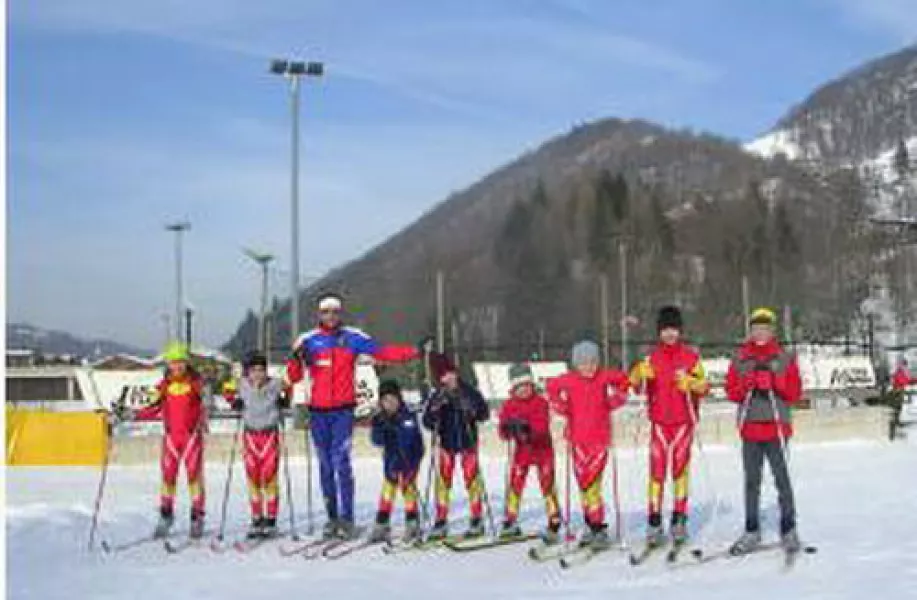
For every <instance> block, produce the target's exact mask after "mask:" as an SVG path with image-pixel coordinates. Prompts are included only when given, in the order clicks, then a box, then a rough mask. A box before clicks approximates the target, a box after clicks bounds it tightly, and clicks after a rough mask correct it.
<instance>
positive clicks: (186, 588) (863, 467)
mask: <svg viewBox="0 0 917 600" xmlns="http://www.w3.org/2000/svg"><path fill="white" fill-rule="evenodd" d="M915 451H917V447H915V446H913V445H909V444H907V443H903V444H895V445H890V444H885V443H880V442H875V443H872V442H850V443H833V444H823V445H799V446H796V447H794V448H793V452H792V466H791V468H792V470H793V475H794V478H795V480H796V485H797V489H796V493H797V502H798V510H799V518H800V533H801V534H802V537H803V539H804V541H806V542H808V543H811V544H814V545H817V546H818V549H819V552H818V554H816V555H814V556H808V555H804V556H802V557H800V559H799V561H798V563H797V565H796V568H795V570H793V571H792V572H789V573H782V572H781V558H780V555H779V554H775V553H770V554H761V555H756V556H752V557H748V558H746V559H733V560H722V561H716V562H712V563H709V564H706V565H702V566H696V567H695V566H691V567H688V568H677V569H670V568H668V567H667V566H666V565H665V564H663V563H664V557H662V556H659V557H654V558H652V559H650V561H649V563H648V564H646V565H645V566H642V567H638V568H634V567H630V566H629V565H628V564H627V557H626V555H625V554H623V553H619V552H613V553H609V554H607V555H603V556H600V557H597V558H596V559H594V560H593V561H592V562H590V563H589V564H587V565H585V566H582V567H578V568H575V569H571V570H570V571H562V570H561V569H560V568H559V567H558V566H557V564H556V563H553V562H552V563H545V564H542V565H536V564H533V563H531V562H530V561H529V560H528V559H527V558H526V557H525V546H524V545H518V546H508V547H504V548H500V549H497V550H492V551H484V552H480V553H469V554H452V553H448V552H447V551H434V552H430V553H426V554H423V553H416V552H409V553H405V554H401V555H396V556H386V555H383V554H382V553H381V551H378V550H377V549H372V550H368V551H365V552H361V553H358V554H355V555H353V556H350V557H347V558H344V559H341V560H339V561H333V562H329V561H323V560H316V561H304V560H302V559H301V558H295V557H294V558H283V557H281V556H280V555H279V554H278V552H277V549H276V546H275V545H267V546H265V547H262V548H259V549H257V550H255V551H254V552H252V553H250V554H247V555H242V554H239V553H237V552H232V551H231V552H226V553H224V554H220V555H217V554H214V553H212V552H211V551H210V550H208V549H206V546H207V544H206V543H205V544H203V547H202V548H200V549H190V550H187V551H185V552H183V553H181V554H179V555H175V556H171V555H168V554H166V553H165V552H163V550H162V548H161V546H160V545H159V544H147V545H145V546H141V547H138V548H135V549H132V550H129V551H125V552H123V553H120V554H116V555H110V556H108V555H103V554H102V553H101V552H100V551H95V552H89V551H87V549H86V542H87V532H88V525H89V521H90V518H91V513H92V505H93V500H94V494H95V486H96V483H97V478H98V471H97V470H96V469H88V468H69V469H56V468H31V469H26V468H16V469H8V470H7V505H6V510H7V512H6V518H7V524H6V527H7V530H6V532H7V577H8V581H7V586H8V587H7V590H8V597H9V598H13V599H26V598H35V599H53V598H66V599H68V600H73V599H76V598H94V599H107V598H112V599H114V598H131V599H132V600H142V599H144V598H156V599H161V598H172V599H181V598H195V599H199V600H204V599H209V598H214V599H217V598H218V599H220V600H226V599H227V598H236V597H245V598H262V597H269V596H270V597H273V598H300V597H305V596H306V595H308V596H309V597H316V598H321V597H330V596H332V595H333V597H334V598H336V599H350V598H368V597H373V598H378V597H379V596H380V593H382V594H388V593H392V594H397V595H398V597H399V598H423V599H429V598H436V599H437V600H446V599H449V598H462V599H467V598H469V597H472V598H523V597H524V598H527V599H539V598H560V597H563V598H609V597H614V596H613V595H614V594H621V593H624V594H626V597H627V598H628V599H631V598H634V599H639V598H654V599H656V598H661V597H671V595H675V594H677V597H678V598H679V599H680V600H691V599H694V598H697V599H700V598H703V599H704V600H717V599H724V600H725V599H729V600H734V599H736V598H742V599H743V600H750V599H754V598H768V599H771V600H772V599H774V598H785V599H815V598H818V599H831V598H857V599H858V600H859V599H862V598H868V597H870V596H871V595H874V594H877V593H879V594H881V596H882V598H883V599H888V600H891V599H897V598H917V583H915V581H917V562H915V561H914V559H913V557H914V556H917V536H914V531H917V510H915V507H917V486H915V485H914V483H913V482H914V474H915V473H917V453H915ZM697 458H698V456H697V454H695V464H694V473H693V479H692V486H693V491H692V500H693V501H694V503H693V506H692V521H691V523H692V526H693V529H694V537H695V539H704V540H707V541H708V542H709V543H706V544H704V547H705V548H706V549H708V550H709V551H714V550H717V549H720V548H721V547H722V546H723V545H724V544H727V543H729V542H730V541H732V539H733V538H734V537H735V536H736V535H737V534H738V533H739V531H740V528H741V526H742V521H743V516H742V512H743V511H742V497H741V493H742V489H741V472H740V467H739V457H738V451H737V449H735V448H725V447H723V448H706V465H707V467H708V470H709V472H710V474H711V476H712V479H713V482H714V485H713V486H712V488H713V489H715V490H716V491H718V492H719V494H718V495H719V497H720V502H719V504H718V506H717V507H716V508H717V510H716V511H714V510H713V509H714V508H715V507H714V504H713V494H712V493H711V489H710V488H711V486H709V485H708V483H707V478H706V477H705V475H704V470H703V468H702V466H701V463H700V461H698V460H697ZM558 463H559V465H562V463H563V461H562V459H561V457H560V456H558ZM619 463H620V469H621V489H622V502H623V505H624V513H625V514H624V519H625V524H626V529H627V531H628V535H629V537H630V539H631V540H632V541H633V542H637V543H639V537H638V536H640V535H642V529H643V519H644V513H643V511H644V503H645V476H646V475H645V474H646V457H645V455H644V453H642V452H641V453H637V454H634V453H628V452H621V453H620V456H619ZM484 464H485V469H486V472H487V476H488V482H489V486H488V489H489V491H490V496H491V500H492V502H493V503H494V514H495V518H496V519H497V520H498V522H499V517H500V514H501V511H502V498H503V487H502V486H503V483H502V480H503V474H504V467H503V465H502V462H501V461H499V460H495V459H485V461H484ZM291 466H292V468H293V473H294V478H295V479H296V481H295V483H294V492H295V498H294V500H295V501H296V502H297V507H296V508H297V520H298V526H299V528H300V529H301V530H302V528H303V526H304V525H305V517H306V514H305V512H306V511H305V506H304V505H303V499H304V489H305V483H304V480H305V476H304V474H303V470H304V465H303V464H302V463H293V464H292V465H291ZM355 467H356V470H357V498H358V504H357V517H358V520H360V521H361V522H363V523H368V522H370V521H371V520H372V518H373V515H374V513H375V508H376V494H377V493H378V486H379V480H380V473H379V471H380V466H379V462H378V461H377V460H372V459H358V460H356V462H355ZM421 472H422V473H424V476H425V473H426V471H425V469H424V470H422V471H421ZM224 475H225V465H220V464H218V463H211V464H209V465H208V470H207V477H208V479H207V484H208V487H207V492H208V494H209V496H208V501H207V502H208V510H209V513H208V520H209V525H210V527H216V526H217V525H218V522H219V521H218V520H219V506H220V496H221V494H222V490H223V485H224V480H223V477H224ZM609 479H610V478H609V477H606V485H605V489H606V497H607V498H610V482H609V481H608V480H609ZM243 480H244V478H243V477H242V475H241V468H240V467H239V465H237V471H236V473H235V475H234V480H233V495H232V498H231V502H230V516H229V519H228V538H229V539H230V540H231V539H235V538H236V537H237V536H239V535H241V532H242V531H243V529H244V527H245V525H246V523H247V521H248V515H247V504H246V503H245V500H244V493H245V490H244V481H243ZM563 481H564V476H563V468H562V466H561V467H560V468H559V470H558V483H559V485H560V486H561V489H560V490H559V491H560V493H561V498H563V490H562V485H563ZM421 483H423V481H422V482H421ZM109 484H110V486H111V487H110V488H109V490H108V493H107V495H106V498H105V503H104V508H103V518H102V522H101V527H100V538H101V539H108V540H110V541H112V542H113V543H115V544H117V543H119V542H122V541H128V540H132V539H135V538H137V537H140V536H142V535H144V534H146V533H148V532H149V531H150V530H151V528H152V526H153V523H154V519H155V510H154V503H155V498H156V492H157V489H158V469H157V468H156V467H153V466H147V467H114V468H112V471H111V472H110V474H109ZM315 485H316V507H318V505H319V502H318V491H317V477H316V478H315ZM183 494H184V490H182V492H181V493H180V496H179V511H180V512H179V513H178V515H180V516H183V515H184V514H185V512H186V511H187V498H186V497H185V496H184V495H183ZM283 499H284V500H285V499H286V497H285V496H283ZM574 501H575V502H576V501H577V496H576V494H574ZM775 505H776V499H775V498H774V493H773V490H772V487H771V482H770V479H769V476H768V478H767V479H766V483H765V489H764V493H763V507H764V511H765V523H764V527H765V538H766V539H770V538H773V537H774V536H775V535H776V534H775V533H774V528H775V526H776V514H775V513H776V506H775ZM398 507H399V508H398V511H397V512H396V513H395V523H396V524H399V523H400V522H401V518H402V517H401V512H400V504H399V505H398ZM465 508H466V505H465V501H464V489H463V487H461V476H460V475H457V476H456V488H455V490H454V493H453V511H452V517H453V518H454V519H455V525H454V528H455V529H457V530H460V529H461V528H463V527H464V525H465V517H466V512H465ZM542 511H543V508H542V503H541V499H540V495H539V494H538V493H537V490H536V482H535V479H534V475H533V476H531V478H530V479H529V487H528V488H527V490H526V496H525V500H524V505H523V512H522V514H523V522H524V526H525V527H527V528H528V529H537V528H540V527H541V526H542V523H543V512H542ZM608 518H609V522H610V523H613V522H614V521H613V513H612V512H611V507H610V506H609V517H608ZM575 519H578V511H576V512H575ZM281 523H282V524H283V526H284V527H286V526H288V517H287V514H286V512H283V514H282V519H281ZM321 523H322V519H321V518H320V517H318V518H317V520H316V524H317V525H318V526H320V525H321ZM186 527H187V524H186V522H184V519H178V520H177V523H176V529H177V530H178V531H184V530H186ZM698 529H700V531H698ZM690 560H691V559H690V557H688V556H687V555H685V557H684V558H683V559H682V561H683V562H688V561H690Z"/></svg>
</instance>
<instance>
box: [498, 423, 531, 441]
mask: <svg viewBox="0 0 917 600" xmlns="http://www.w3.org/2000/svg"><path fill="white" fill-rule="evenodd" d="M503 428H504V431H505V432H506V434H507V435H508V436H509V437H511V438H513V439H514V440H516V441H517V442H521V443H527V442H528V441H529V440H530V439H531V437H532V428H531V427H530V426H529V424H528V423H527V422H526V421H524V420H523V419H509V420H508V421H507V422H506V423H505V424H504V426H503Z"/></svg>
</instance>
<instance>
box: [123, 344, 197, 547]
mask: <svg viewBox="0 0 917 600" xmlns="http://www.w3.org/2000/svg"><path fill="white" fill-rule="evenodd" d="M163 358H164V359H165V361H166V364H167V366H166V374H165V376H164V377H163V378H162V380H161V381H160V382H159V383H157V384H156V387H155V388H154V392H153V399H152V401H151V402H150V403H149V404H147V405H146V406H144V407H142V408H140V409H139V410H137V411H136V412H134V413H133V414H131V413H127V414H122V415H121V418H123V419H125V420H131V419H132V420H135V421H153V420H158V419H162V424H163V429H164V435H163V438H162V455H161V460H160V469H161V471H162V488H161V492H160V496H159V522H158V523H157V525H156V528H155V530H154V532H153V537H155V538H157V539H158V538H164V537H166V536H167V535H168V534H169V530H170V529H171V528H172V524H173V522H174V521H175V488H176V484H177V482H178V471H179V468H180V467H181V464H182V463H184V465H185V474H186V475H187V477H188V492H189V493H190V495H191V527H190V537H192V538H200V537H201V536H202V535H203V533H204V471H203V468H204V430H205V428H206V421H207V415H206V411H205V409H204V402H203V399H202V390H203V387H204V384H203V381H202V379H201V377H200V375H198V374H197V372H196V371H194V370H193V369H192V368H191V365H190V363H189V360H190V355H189V352H188V347H187V346H186V345H185V344H182V343H179V342H173V343H171V344H169V345H168V346H167V347H166V350H165V352H163Z"/></svg>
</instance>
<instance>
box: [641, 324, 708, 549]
mask: <svg viewBox="0 0 917 600" xmlns="http://www.w3.org/2000/svg"><path fill="white" fill-rule="evenodd" d="M682 329H683V321H682V316H681V311H680V310H679V309H678V308H677V307H675V306H665V307H663V308H662V309H660V310H659V315H658V318H657V322H656V330H657V332H658V336H659V341H658V343H657V344H656V347H655V348H654V349H653V350H652V352H650V354H649V355H648V356H646V357H645V358H643V359H642V360H640V361H639V362H638V363H637V364H636V366H634V368H633V369H632V370H631V384H632V385H633V387H634V389H636V390H642V391H644V392H645V393H646V400H647V415H648V416H649V420H650V460H649V463H650V473H649V486H648V487H649V490H648V496H649V507H648V511H647V513H648V519H647V520H648V529H647V536H646V537H647V540H646V541H647V547H658V546H661V545H662V544H663V543H665V533H664V531H663V526H662V501H663V491H664V489H665V483H666V479H667V471H668V469H669V466H668V464H669V462H670V461H671V465H672V466H671V469H672V473H671V475H672V487H673V490H672V495H673V498H674V501H673V509H672V530H671V533H672V542H673V543H674V544H676V545H678V544H684V543H685V542H686V541H687V538H688V531H687V521H688V482H689V478H690V471H691V468H690V464H691V444H692V442H693V441H694V435H695V427H696V426H697V419H698V414H699V412H698V405H699V403H700V400H701V398H703V397H704V396H705V395H706V394H707V393H708V392H709V389H710V386H709V385H708V383H707V381H706V378H705V376H704V367H703V364H702V363H701V360H700V356H699V355H698V354H697V352H695V351H694V350H692V349H690V348H688V347H687V346H686V345H685V344H684V342H683V341H682Z"/></svg>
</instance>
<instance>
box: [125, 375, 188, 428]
mask: <svg viewBox="0 0 917 600" xmlns="http://www.w3.org/2000/svg"><path fill="white" fill-rule="evenodd" d="M203 387H204V383H203V381H202V380H201V378H200V377H199V376H197V375H186V376H183V377H180V378H175V379H173V378H170V377H169V376H166V377H165V378H163V379H162V380H161V381H160V382H159V383H157V384H156V388H155V395H156V397H155V399H154V400H153V402H151V403H150V404H147V405H146V406H144V407H143V408H141V409H140V410H138V411H137V412H136V414H135V415H134V419H135V420H137V421H155V420H157V419H160V418H161V419H162V423H163V427H165V430H166V433H167V434H168V435H175V436H181V437H184V436H187V435H191V434H193V433H195V432H196V431H198V430H200V429H201V427H202V426H203V425H204V402H203V399H202V398H201V392H202V390H203Z"/></svg>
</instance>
